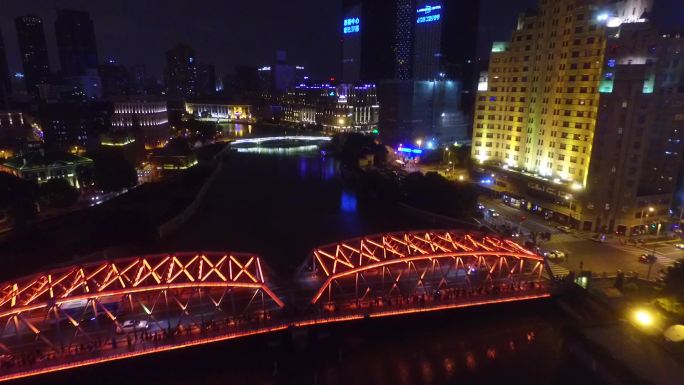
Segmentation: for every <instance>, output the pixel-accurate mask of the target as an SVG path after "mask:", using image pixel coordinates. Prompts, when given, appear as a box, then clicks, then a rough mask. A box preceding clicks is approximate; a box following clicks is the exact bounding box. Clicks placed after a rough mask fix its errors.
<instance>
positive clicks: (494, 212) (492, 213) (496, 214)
mask: <svg viewBox="0 0 684 385" xmlns="http://www.w3.org/2000/svg"><path fill="white" fill-rule="evenodd" d="M488 212H489V215H491V216H492V217H494V218H496V217H498V216H499V215H500V214H499V213H498V212H496V210H494V209H489V211H488Z"/></svg>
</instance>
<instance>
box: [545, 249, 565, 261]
mask: <svg viewBox="0 0 684 385" xmlns="http://www.w3.org/2000/svg"><path fill="white" fill-rule="evenodd" d="M544 256H545V257H546V258H548V259H565V253H564V252H562V251H560V250H551V251H549V252H546V253H544Z"/></svg>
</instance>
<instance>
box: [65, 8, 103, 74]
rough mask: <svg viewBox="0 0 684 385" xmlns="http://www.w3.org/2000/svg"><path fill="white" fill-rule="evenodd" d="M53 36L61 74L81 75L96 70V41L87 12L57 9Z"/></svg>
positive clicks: (97, 63)
mask: <svg viewBox="0 0 684 385" xmlns="http://www.w3.org/2000/svg"><path fill="white" fill-rule="evenodd" d="M55 36H56V38H57V50H58V52H59V63H60V67H61V70H62V75H63V76H82V75H85V74H86V71H87V70H97V69H98V66H99V61H98V56H97V41H96V39H95V29H94V27H93V21H92V19H91V18H90V15H89V14H88V13H87V12H83V11H74V10H69V9H57V20H56V21H55Z"/></svg>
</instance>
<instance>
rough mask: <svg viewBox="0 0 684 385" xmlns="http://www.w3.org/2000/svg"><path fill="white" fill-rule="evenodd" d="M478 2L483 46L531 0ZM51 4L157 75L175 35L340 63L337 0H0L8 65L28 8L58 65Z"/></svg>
mask: <svg viewBox="0 0 684 385" xmlns="http://www.w3.org/2000/svg"><path fill="white" fill-rule="evenodd" d="M463 1H466V0H463ZM656 1H657V2H658V1H659V2H660V3H657V4H658V6H657V8H656V13H657V16H659V19H660V20H661V21H662V22H663V23H664V24H667V25H668V26H673V25H677V24H679V25H680V26H681V25H684V0H656ZM482 2H483V5H484V6H483V9H484V10H486V11H484V12H482V13H481V15H480V21H481V23H480V36H479V38H480V44H479V45H480V47H481V49H480V51H481V52H486V50H487V48H488V47H489V46H490V44H491V41H492V40H501V39H506V38H507V37H508V35H509V33H510V30H511V29H512V28H513V27H514V26H515V23H516V19H517V14H518V13H519V12H521V11H523V10H525V9H526V8H528V7H530V6H534V5H535V4H536V3H537V0H482ZM56 8H70V9H79V10H85V11H88V12H90V15H91V18H92V19H93V21H94V24H95V34H96V37H97V43H98V52H99V55H100V61H104V60H105V59H108V58H113V59H116V60H117V61H119V62H121V63H122V64H125V65H127V66H128V65H134V64H145V65H147V68H148V72H150V74H152V75H155V76H160V75H161V73H162V71H163V68H164V52H165V51H166V50H167V49H168V48H170V47H171V46H173V45H174V44H175V43H177V42H186V43H190V44H191V45H192V46H194V47H195V49H196V51H197V55H198V60H199V61H201V62H205V63H210V64H214V65H215V66H216V71H217V73H218V74H224V73H226V72H229V71H231V70H232V68H233V67H234V66H235V65H237V64H246V65H262V64H268V63H269V62H270V61H271V60H272V58H273V56H274V52H275V50H276V49H285V50H287V52H288V56H289V59H290V62H291V63H294V64H301V65H304V66H306V67H307V70H309V71H310V73H311V74H312V75H313V76H317V77H327V76H328V75H331V74H335V73H336V72H337V70H338V68H339V64H338V63H339V56H340V49H339V43H338V41H339V29H340V25H339V20H340V17H339V15H340V8H341V6H340V0H246V1H238V0H193V1H188V0H156V1H152V0H110V1H100V0H0V9H1V10H2V12H0V29H1V30H2V34H3V37H4V40H5V45H6V50H7V56H8V60H9V66H10V71H12V72H16V71H21V64H20V62H19V51H18V47H17V37H16V32H15V28H14V22H13V19H14V17H16V16H18V15H23V14H27V13H35V14H37V15H39V16H41V17H43V19H44V22H45V29H46V34H47V39H48V49H49V54H50V62H51V64H52V70H53V71H56V70H57V69H58V64H57V61H58V60H57V52H56V47H55V46H56V43H55V37H54V20H55V17H56V12H55V9H56ZM682 29H684V28H682Z"/></svg>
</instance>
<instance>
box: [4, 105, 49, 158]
mask: <svg viewBox="0 0 684 385" xmlns="http://www.w3.org/2000/svg"><path fill="white" fill-rule="evenodd" d="M41 135H42V131H41V130H40V128H39V127H38V125H37V124H36V123H35V122H33V121H31V119H29V118H28V117H27V116H26V114H24V113H23V112H21V111H0V159H7V158H11V157H14V156H16V155H19V154H20V153H22V152H28V151H31V150H35V149H36V148H38V147H40V145H41V144H42V140H43V138H42V136H41Z"/></svg>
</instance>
